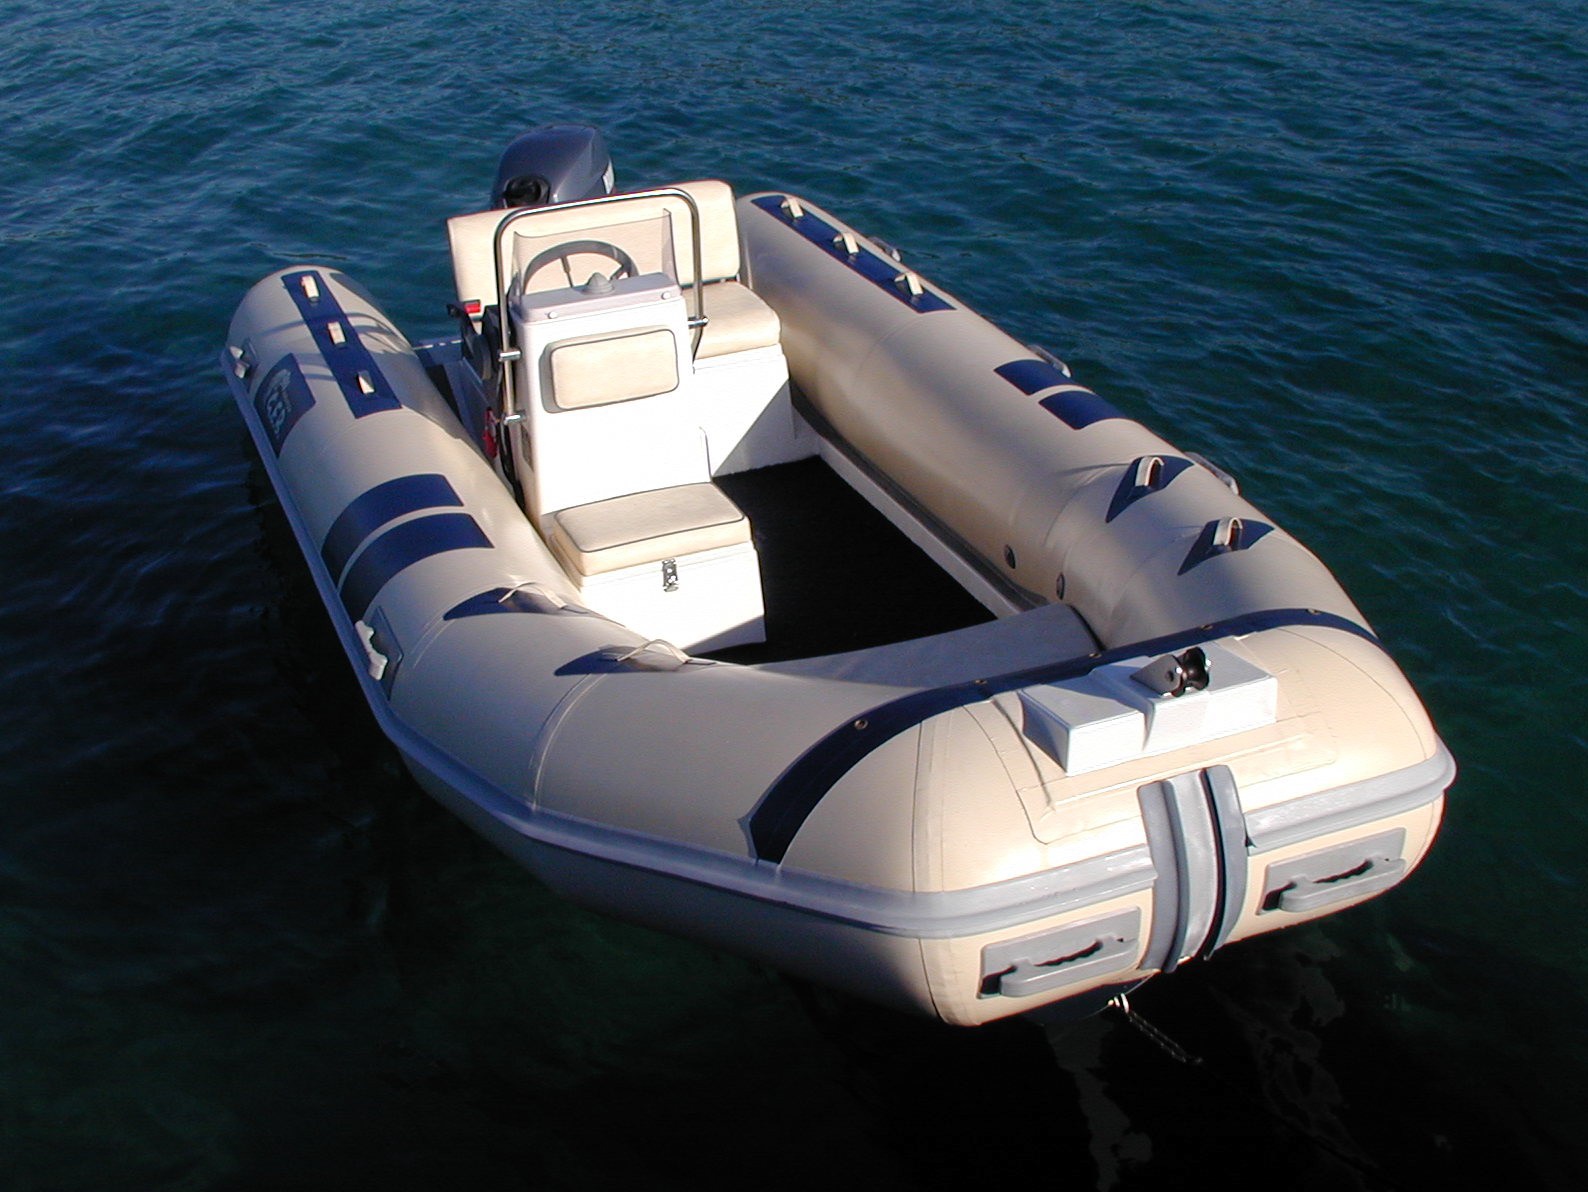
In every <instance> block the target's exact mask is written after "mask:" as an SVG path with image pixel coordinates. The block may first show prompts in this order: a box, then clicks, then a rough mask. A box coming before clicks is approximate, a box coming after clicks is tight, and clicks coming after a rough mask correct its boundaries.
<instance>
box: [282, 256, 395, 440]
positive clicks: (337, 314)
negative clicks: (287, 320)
mask: <svg viewBox="0 0 1588 1192" xmlns="http://www.w3.org/2000/svg"><path fill="white" fill-rule="evenodd" d="M281 281H282V284H283V285H284V286H285V287H286V290H287V294H288V295H289V296H290V297H291V298H292V301H293V304H294V305H295V306H297V308H298V315H299V317H301V318H302V319H303V322H304V325H305V326H306V327H308V329H309V333H310V334H311V335H313V336H314V344H315V347H317V348H319V349H320V355H321V356H323V357H324V358H325V363H326V367H328V368H329V369H330V370H331V375H332V376H333V377H334V378H335V379H336V383H337V385H338V386H339V387H340V388H341V390H342V396H343V397H344V398H345V399H346V400H347V408H348V409H349V410H351V411H352V412H353V417H355V418H362V417H364V416H365V415H366V414H378V413H380V412H381V411H382V410H397V409H401V408H402V402H400V401H398V400H397V392H396V390H394V389H393V388H392V387H391V383H390V382H389V381H387V380H386V376H385V374H384V373H382V372H381V370H380V366H379V365H377V364H376V363H375V357H374V356H373V355H371V354H370V350H369V349H368V348H367V347H365V346H364V341H363V340H362V339H360V338H359V334H358V329H357V328H355V327H354V326H353V321H352V320H351V319H349V318H348V317H347V314H346V312H344V311H343V310H342V306H341V303H339V302H338V301H337V300H336V295H335V294H333V293H332V292H331V288H330V286H329V285H327V284H326V282H325V279H324V278H322V277H321V276H320V274H319V272H318V271H317V270H314V269H300V270H298V271H296V272H293V273H285V274H282V277H281Z"/></svg>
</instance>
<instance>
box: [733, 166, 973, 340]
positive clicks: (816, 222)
mask: <svg viewBox="0 0 1588 1192" xmlns="http://www.w3.org/2000/svg"><path fill="white" fill-rule="evenodd" d="M750 201H751V202H752V203H754V204H755V205H756V206H757V207H759V208H761V210H763V211H765V212H766V213H767V214H768V215H770V216H772V218H773V219H776V220H778V221H779V222H781V223H786V224H787V225H788V226H789V227H791V228H793V229H794V230H795V231H796V232H798V233H799V234H800V235H801V236H803V237H805V239H807V240H809V241H810V242H811V243H812V244H814V245H815V246H816V247H817V248H819V249H821V250H822V251H823V252H825V253H826V254H827V255H828V256H830V257H832V258H833V259H834V260H836V261H842V262H843V263H844V264H845V265H848V266H849V267H850V268H851V269H853V270H854V271H855V272H856V273H858V274H860V276H861V277H863V278H865V279H866V280H867V281H869V282H871V284H872V285H874V286H876V287H877V288H878V289H879V290H881V291H882V292H883V293H885V294H891V295H892V296H893V297H894V298H896V299H898V300H899V301H900V302H902V303H904V305H906V306H908V307H909V308H910V309H911V310H914V311H918V312H920V313H921V314H929V313H931V312H932V311H935V310H953V309H954V307H953V306H952V305H951V304H950V303H948V302H945V301H944V300H943V299H942V298H941V297H939V296H938V295H936V294H933V293H931V292H930V291H928V290H919V292H917V291H918V287H917V286H911V285H908V284H906V282H907V279H908V278H909V276H910V274H909V271H908V270H906V269H905V268H904V267H903V266H902V265H900V264H899V262H897V261H892V260H889V259H888V258H887V257H884V256H880V255H878V254H877V253H874V252H871V251H869V250H868V249H866V248H863V247H861V245H860V244H859V242H858V241H856V240H855V238H854V237H853V236H852V235H850V234H846V233H843V232H840V231H839V230H838V229H837V228H836V227H834V226H833V225H832V224H830V223H828V222H827V221H826V220H825V219H822V218H821V217H819V216H816V215H812V214H811V213H810V212H809V211H808V210H806V209H805V208H803V207H801V208H799V214H798V215H791V214H790V213H789V212H788V211H787V210H785V209H784V207H783V202H784V196H783V195H761V196H759V197H758V198H754V199H751V200H750ZM851 248H853V249H854V250H855V251H853V252H851V251H850V249H851Z"/></svg>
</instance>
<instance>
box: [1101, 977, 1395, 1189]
mask: <svg viewBox="0 0 1588 1192" xmlns="http://www.w3.org/2000/svg"><path fill="white" fill-rule="evenodd" d="M1108 1008H1109V1009H1111V1010H1118V1011H1119V1012H1120V1013H1121V1014H1122V1015H1123V1016H1124V1018H1125V1021H1126V1022H1128V1023H1130V1025H1131V1026H1133V1027H1135V1028H1136V1029H1137V1030H1138V1031H1140V1032H1141V1033H1142V1034H1143V1035H1144V1036H1145V1037H1146V1038H1147V1039H1149V1040H1151V1042H1153V1043H1154V1044H1155V1045H1156V1046H1157V1047H1158V1048H1159V1050H1161V1051H1162V1052H1163V1053H1164V1054H1165V1055H1167V1056H1168V1057H1169V1058H1170V1059H1172V1060H1174V1061H1175V1062H1176V1063H1179V1064H1184V1065H1186V1066H1187V1067H1188V1068H1198V1067H1200V1068H1202V1069H1203V1071H1205V1072H1206V1073H1207V1074H1208V1075H1209V1076H1211V1077H1212V1078H1213V1079H1214V1080H1215V1081H1217V1082H1218V1083H1219V1084H1221V1085H1223V1086H1224V1087H1225V1088H1226V1089H1228V1090H1229V1091H1230V1092H1231V1093H1233V1094H1235V1095H1236V1096H1238V1097H1240V1098H1241V1099H1242V1100H1245V1101H1247V1102H1249V1103H1250V1104H1251V1105H1252V1106H1253V1107H1254V1108H1256V1109H1258V1110H1259V1111H1260V1112H1262V1113H1263V1114H1264V1115H1266V1116H1267V1117H1269V1118H1271V1119H1272V1120H1273V1121H1275V1122H1277V1123H1278V1124H1279V1125H1281V1126H1283V1127H1284V1128H1285V1129H1287V1130H1290V1131H1292V1132H1293V1133H1295V1134H1297V1135H1299V1136H1300V1137H1302V1138H1304V1139H1306V1140H1307V1141H1308V1142H1309V1143H1311V1144H1312V1145H1313V1146H1316V1147H1318V1148H1319V1149H1320V1150H1323V1151H1326V1152H1328V1153H1329V1154H1330V1155H1332V1156H1334V1158H1336V1159H1338V1160H1339V1161H1340V1162H1341V1163H1344V1164H1345V1165H1346V1166H1348V1167H1351V1168H1353V1169H1355V1170H1356V1171H1357V1172H1358V1173H1359V1174H1361V1175H1363V1176H1366V1177H1368V1178H1369V1179H1371V1180H1373V1181H1375V1182H1376V1183H1378V1184H1379V1185H1380V1186H1384V1187H1390V1186H1392V1185H1391V1183H1390V1181H1389V1177H1388V1176H1386V1175H1385V1174H1384V1172H1383V1171H1381V1170H1380V1169H1379V1167H1378V1165H1377V1164H1376V1163H1373V1162H1372V1161H1371V1160H1368V1161H1366V1162H1364V1161H1363V1160H1362V1159H1360V1158H1357V1157H1356V1156H1355V1155H1350V1154H1347V1153H1346V1152H1345V1151H1344V1150H1342V1149H1341V1148H1340V1147H1339V1146H1338V1145H1336V1144H1335V1143H1333V1142H1331V1141H1330V1140H1329V1139H1327V1138H1325V1137H1323V1136H1322V1135H1321V1134H1319V1133H1318V1132H1317V1131H1316V1130H1313V1129H1310V1128H1308V1127H1307V1126H1306V1125H1304V1124H1302V1123H1300V1122H1297V1121H1294V1120H1292V1119H1291V1118H1290V1117H1289V1115H1287V1114H1285V1113H1284V1112H1282V1111H1281V1110H1280V1109H1279V1108H1277V1107H1276V1106H1274V1105H1272V1104H1270V1103H1269V1102H1268V1101H1267V1100H1265V1099H1264V1098H1262V1097H1260V1096H1258V1095H1256V1094H1255V1093H1252V1092H1251V1091H1249V1090H1248V1089H1245V1088H1243V1087H1242V1086H1241V1085H1240V1084H1238V1083H1237V1082H1235V1081H1234V1080H1231V1079H1230V1078H1229V1077H1228V1076H1225V1075H1223V1074H1222V1073H1220V1072H1219V1071H1218V1070H1217V1068H1216V1067H1213V1066H1207V1065H1204V1063H1203V1060H1202V1057H1201V1056H1199V1055H1193V1054H1192V1053H1191V1052H1189V1051H1187V1050H1186V1049H1185V1048H1184V1047H1181V1046H1180V1045H1179V1044H1178V1043H1176V1042H1175V1041H1174V1040H1173V1039H1171V1038H1170V1037H1169V1036H1168V1035H1166V1034H1164V1032H1163V1031H1161V1030H1159V1029H1158V1028H1157V1027H1155V1026H1153V1025H1152V1023H1150V1022H1148V1021H1147V1020H1146V1019H1145V1018H1143V1017H1142V1016H1141V1015H1140V1014H1137V1013H1136V1012H1135V1011H1134V1010H1132V1009H1131V1008H1130V999H1129V998H1128V997H1126V996H1125V995H1124V994H1123V993H1121V994H1117V995H1115V996H1114V997H1112V998H1110V999H1109V1002H1108Z"/></svg>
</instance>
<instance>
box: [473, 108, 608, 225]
mask: <svg viewBox="0 0 1588 1192" xmlns="http://www.w3.org/2000/svg"><path fill="white" fill-rule="evenodd" d="M611 193H612V158H611V157H610V156H609V155H608V153H607V143H606V138H604V137H603V136H602V135H601V133H600V130H598V129H595V128H591V127H590V126H589V125H588V124H542V125H541V126H540V127H538V128H532V129H530V130H529V131H528V132H526V133H521V134H520V135H519V136H518V137H517V138H516V139H515V140H514V141H513V143H512V144H511V145H509V146H508V147H507V148H506V149H505V150H504V151H503V153H502V160H501V162H500V163H499V164H498V165H497V167H496V183H495V185H493V186H492V187H491V206H492V207H543V206H545V205H546V204H548V203H567V202H571V201H572V200H574V199H593V198H596V197H598V196H600V195H606V194H611Z"/></svg>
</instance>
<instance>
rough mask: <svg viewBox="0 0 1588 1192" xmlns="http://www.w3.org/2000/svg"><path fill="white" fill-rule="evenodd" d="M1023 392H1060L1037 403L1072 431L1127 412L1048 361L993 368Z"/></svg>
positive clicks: (1032, 361) (1023, 361)
mask: <svg viewBox="0 0 1588 1192" xmlns="http://www.w3.org/2000/svg"><path fill="white" fill-rule="evenodd" d="M993 371H994V372H995V373H997V374H998V375H999V376H1000V377H1002V378H1003V379H1004V380H1006V381H1008V382H1009V383H1010V384H1011V385H1013V386H1014V387H1015V388H1016V389H1018V390H1020V392H1021V393H1024V394H1027V395H1031V394H1036V393H1041V392H1043V391H1044V390H1047V389H1054V390H1057V392H1055V393H1053V394H1050V395H1049V396H1047V397H1044V398H1043V399H1042V400H1041V401H1039V402H1038V403H1037V404H1038V405H1039V406H1041V407H1042V408H1043V409H1044V410H1046V411H1047V412H1048V413H1050V414H1052V415H1053V416H1054V417H1055V418H1060V419H1062V420H1063V421H1064V422H1065V423H1066V424H1068V425H1069V426H1070V428H1071V429H1072V430H1084V429H1085V428H1086V427H1088V426H1091V425H1092V423H1094V422H1106V421H1108V420H1109V419H1111V418H1123V417H1124V415H1123V414H1121V413H1120V412H1119V411H1118V410H1116V409H1115V408H1114V407H1113V406H1111V405H1109V404H1108V403H1107V402H1106V401H1104V400H1103V399H1102V398H1100V397H1098V396H1097V394H1095V393H1093V392H1092V391H1091V390H1090V389H1088V388H1086V387H1085V386H1084V385H1077V384H1076V383H1075V382H1074V381H1073V380H1072V379H1070V378H1069V377H1067V376H1065V375H1064V373H1062V372H1060V371H1059V369H1058V368H1056V367H1054V366H1053V365H1052V364H1049V363H1048V362H1047V361H1046V360H1035V359H1032V360H1011V361H1010V362H1009V363H1008V364H1000V365H999V366H998V367H997V368H995V369H993Z"/></svg>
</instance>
